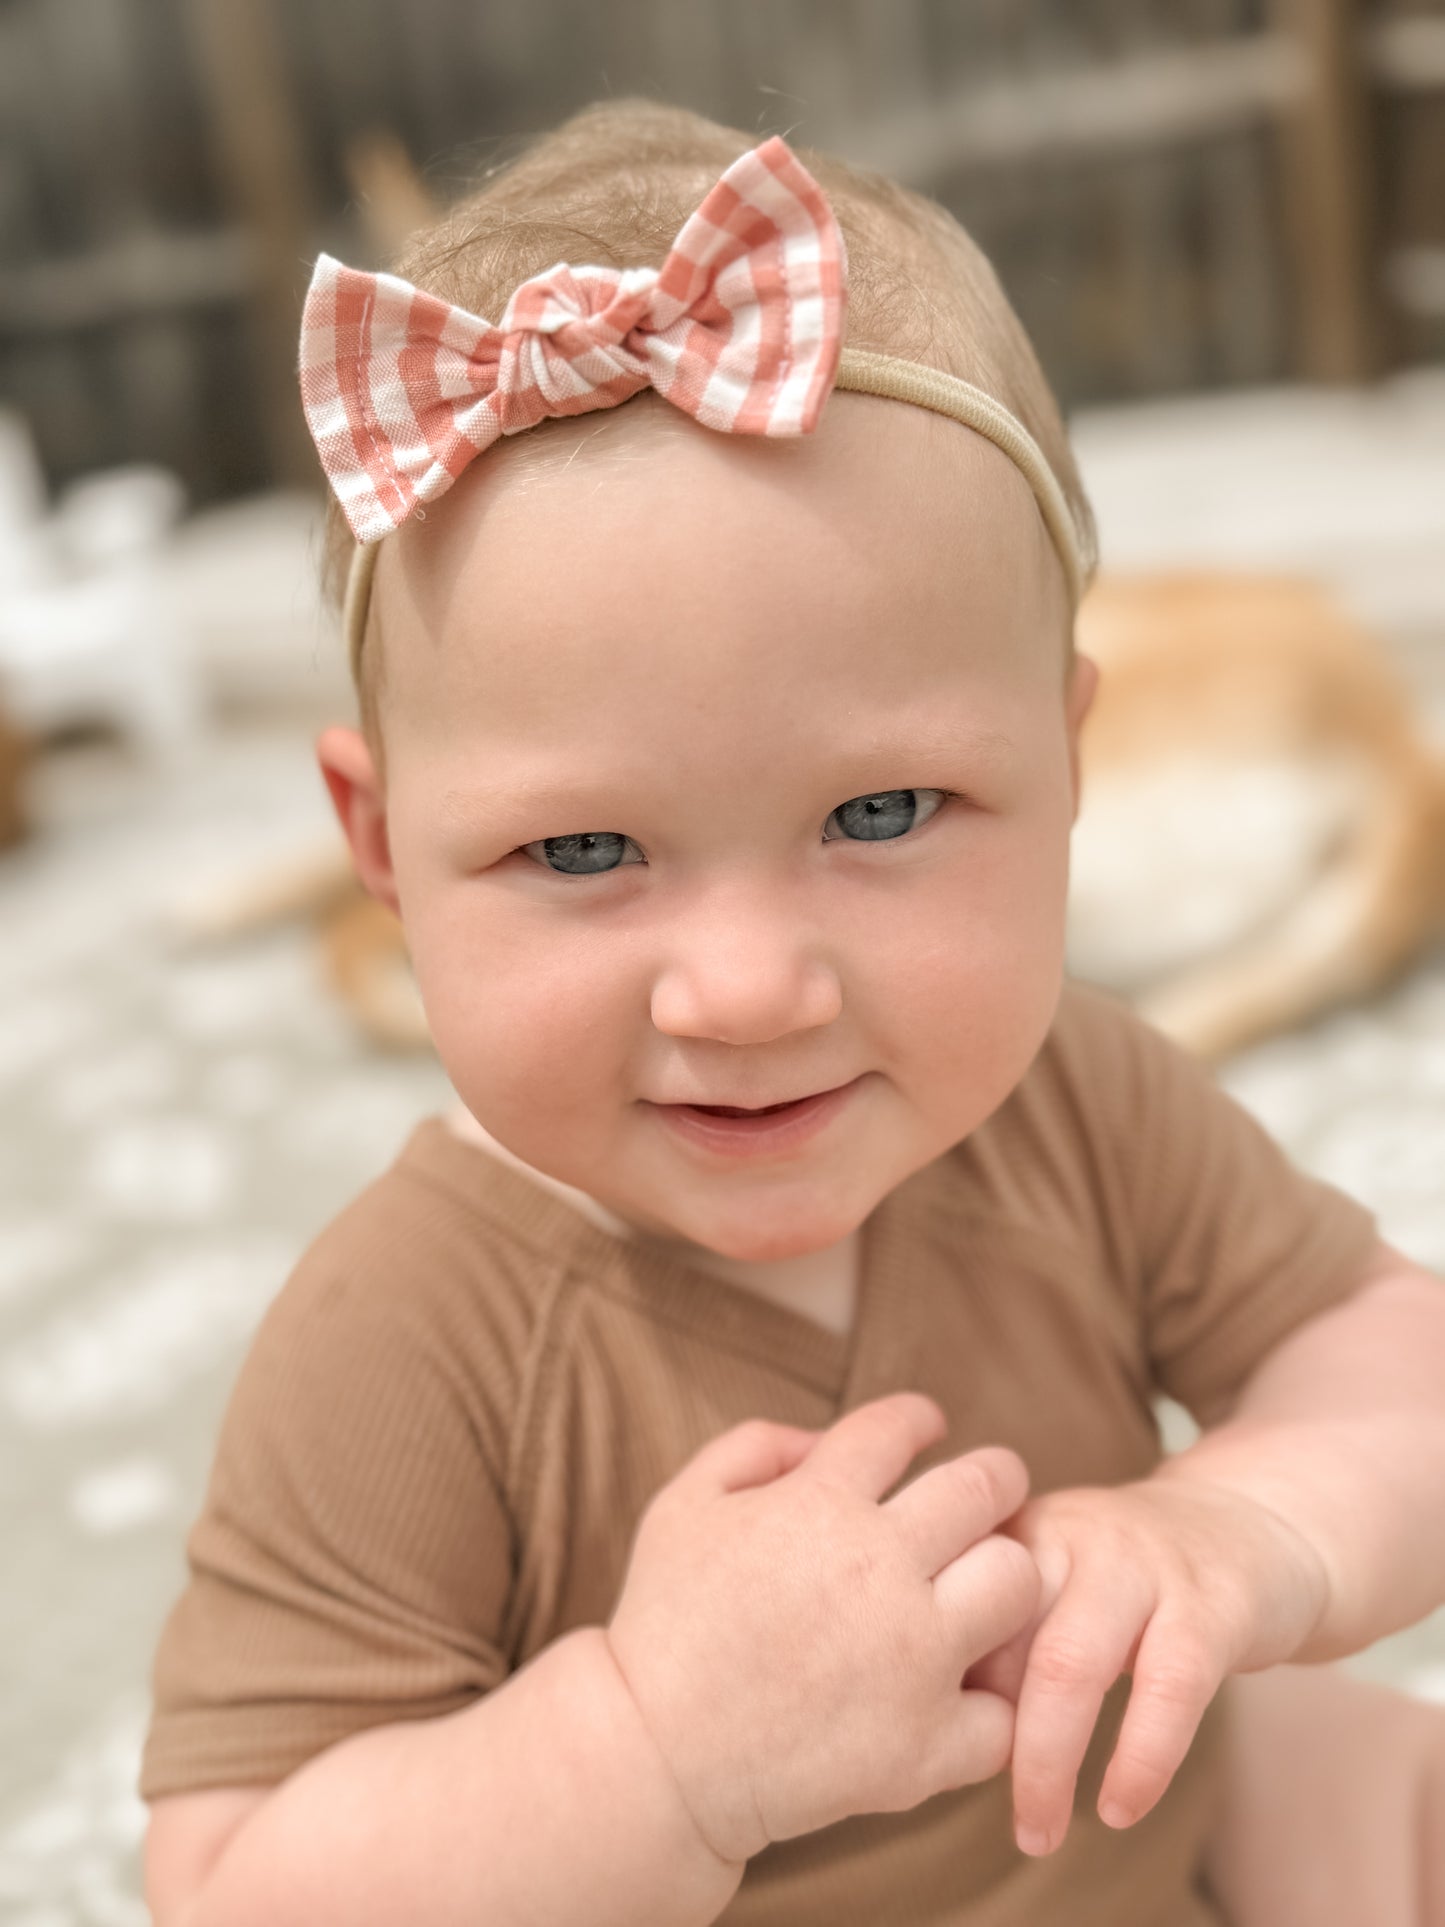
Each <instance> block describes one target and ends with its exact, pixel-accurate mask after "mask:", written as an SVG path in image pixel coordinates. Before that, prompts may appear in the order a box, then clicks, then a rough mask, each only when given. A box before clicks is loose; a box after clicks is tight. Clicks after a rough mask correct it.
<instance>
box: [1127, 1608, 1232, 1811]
mask: <svg viewBox="0 0 1445 1927" xmlns="http://www.w3.org/2000/svg"><path fill="white" fill-rule="evenodd" d="M1223 1677H1224V1665H1223V1662H1222V1660H1221V1659H1220V1658H1219V1657H1218V1656H1217V1655H1216V1654H1215V1653H1214V1652H1212V1651H1211V1649H1210V1647H1209V1645H1208V1643H1207V1641H1206V1640H1204V1639H1203V1638H1202V1637H1201V1635H1200V1633H1199V1631H1198V1630H1197V1628H1195V1627H1193V1626H1187V1625H1183V1624H1181V1623H1180V1622H1179V1621H1178V1620H1177V1619H1176V1620H1174V1621H1172V1622H1171V1621H1170V1620H1168V1619H1167V1618H1165V1617H1164V1615H1163V1614H1161V1613H1156V1614H1155V1616H1154V1618H1153V1619H1151V1620H1150V1622H1149V1624H1148V1626H1147V1628H1146V1629H1145V1632H1144V1637H1143V1639H1142V1640H1141V1641H1140V1642H1139V1653H1138V1657H1137V1658H1136V1659H1135V1661H1134V1684H1133V1687H1132V1689H1131V1690H1130V1694H1129V1707H1128V1711H1127V1712H1126V1713H1125V1715H1124V1723H1123V1725H1122V1726H1121V1727H1120V1729H1119V1738H1118V1740H1117V1741H1116V1743H1115V1746H1114V1757H1113V1758H1112V1759H1111V1760H1110V1762H1109V1768H1108V1771H1107V1772H1106V1773H1105V1775H1104V1783H1103V1785H1102V1786H1101V1787H1100V1789H1099V1818H1100V1819H1101V1820H1102V1821H1104V1823H1105V1825H1106V1826H1111V1827H1131V1826H1133V1824H1134V1822H1135V1821H1136V1820H1142V1819H1143V1817H1144V1815H1145V1814H1146V1813H1147V1812H1148V1811H1149V1809H1150V1808H1151V1807H1153V1806H1155V1805H1156V1804H1157V1803H1158V1801H1159V1800H1160V1799H1162V1797H1163V1795H1164V1792H1165V1790H1166V1788H1167V1787H1168V1785H1169V1782H1170V1781H1171V1780H1172V1779H1173V1778H1174V1775H1175V1774H1176V1773H1177V1772H1178V1770H1179V1766H1180V1763H1181V1762H1182V1761H1183V1759H1184V1756H1185V1754H1186V1753H1187V1752H1188V1751H1189V1748H1190V1746H1191V1745H1192V1743H1193V1740H1194V1735H1195V1734H1196V1733H1197V1732H1198V1730H1199V1722H1200V1721H1201V1720H1202V1719H1203V1717H1204V1713H1205V1709H1206V1708H1207V1706H1208V1705H1209V1702H1210V1701H1211V1700H1212V1699H1213V1698H1214V1695H1215V1693H1216V1692H1217V1691H1218V1690H1219V1684H1220V1681H1221V1680H1222V1679H1223Z"/></svg>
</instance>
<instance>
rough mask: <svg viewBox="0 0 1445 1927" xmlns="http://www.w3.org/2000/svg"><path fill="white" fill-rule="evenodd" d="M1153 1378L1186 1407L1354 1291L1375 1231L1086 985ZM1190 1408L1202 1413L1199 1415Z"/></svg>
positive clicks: (1146, 1029) (1167, 1045) (1353, 1203)
mask: <svg viewBox="0 0 1445 1927" xmlns="http://www.w3.org/2000/svg"><path fill="white" fill-rule="evenodd" d="M1089 1001H1090V1002H1091V1003H1092V1004H1094V1005H1095V1006H1096V1015H1097V1017H1098V1019H1099V1020H1100V1023H1101V1026H1102V1029H1103V1031H1104V1032H1105V1033H1106V1034H1107V1036H1108V1059H1109V1061H1108V1063H1107V1065H1105V1064H1104V1063H1102V1062H1101V1063H1100V1064H1098V1066H1097V1067H1096V1074H1097V1076H1098V1089H1099V1090H1100V1092H1101V1093H1102V1102H1103V1104H1104V1107H1105V1111H1106V1114H1107V1116H1108V1118H1109V1130H1110V1135H1111V1138H1112V1140H1113V1143H1114V1147H1115V1155H1116V1157H1117V1159H1118V1161H1119V1163H1120V1165H1121V1167H1122V1168H1121V1169H1120V1171H1119V1174H1118V1178H1119V1181H1118V1186H1117V1195H1118V1196H1119V1197H1120V1198H1121V1199H1123V1200H1126V1201H1127V1207H1126V1208H1127V1209H1128V1212H1129V1216H1130V1219H1131V1224H1130V1231H1131V1233H1132V1238H1131V1242H1132V1244H1133V1247H1134V1249H1135V1251H1136V1253H1137V1262H1138V1269H1139V1277H1138V1281H1137V1282H1138V1290H1139V1295H1140V1305H1141V1311H1142V1316H1143V1320H1144V1338H1145V1344H1146V1348H1147V1355H1148V1364H1149V1367H1150V1371H1151V1374H1152V1377H1153V1380H1154V1383H1155V1385H1156V1386H1157V1388H1158V1389H1159V1390H1161V1391H1164V1392H1166V1393H1168V1394H1169V1396H1170V1397H1172V1398H1174V1399H1177V1400H1178V1401H1179V1403H1180V1404H1182V1405H1184V1406H1185V1407H1187V1408H1188V1409H1189V1410H1190V1411H1191V1412H1193V1414H1194V1415H1195V1417H1196V1418H1201V1419H1203V1417H1204V1415H1205V1414H1207V1413H1208V1412H1209V1410H1210V1408H1211V1407H1213V1406H1214V1405H1215V1404H1216V1403H1217V1402H1218V1401H1220V1400H1221V1399H1225V1398H1228V1397H1229V1396H1231V1395H1232V1394H1233V1393H1234V1392H1236V1391H1237V1390H1238V1389H1239V1387H1240V1386H1241V1385H1242V1384H1243V1383H1244V1381H1245V1380H1246V1379H1247V1378H1248V1377H1249V1376H1250V1374H1251V1373H1252V1372H1253V1370H1254V1369H1255V1367H1256V1366H1257V1365H1258V1364H1259V1363H1260V1362H1261V1361H1262V1360H1263V1359H1264V1358H1265V1357H1266V1356H1267V1354H1268V1353H1269V1352H1270V1351H1272V1350H1273V1349H1274V1347H1275V1346H1276V1345H1277V1344H1279V1343H1280V1342H1281V1340H1283V1339H1284V1338H1285V1337H1286V1336H1287V1335H1288V1334H1289V1333H1290V1332H1291V1331H1293V1330H1294V1329H1295V1328H1296V1327H1297V1326H1299V1325H1301V1324H1303V1323H1304V1322H1305V1321H1306V1320H1307V1319H1309V1318H1311V1317H1314V1316H1315V1315H1316V1314H1318V1313H1320V1312H1323V1311H1325V1310H1327V1309H1328V1308H1329V1307H1330V1306H1331V1305H1334V1304H1337V1303H1338V1302H1340V1301H1341V1300H1342V1299H1344V1298H1346V1297H1348V1296H1349V1295H1350V1294H1351V1293H1352V1292H1353V1291H1355V1290H1356V1289H1357V1288H1358V1287H1359V1285H1360V1284H1361V1282H1362V1281H1363V1279H1364V1276H1365V1274H1366V1271H1367V1270H1368V1267H1369V1264H1370V1261H1371V1257H1372V1255H1373V1252H1374V1248H1375V1245H1376V1242H1377V1239H1378V1229H1377V1226H1376V1221H1375V1218H1374V1215H1373V1214H1372V1213H1371V1212H1370V1211H1368V1210H1367V1209H1366V1208H1365V1207H1364V1206H1363V1205H1362V1204H1360V1203H1359V1202H1358V1201H1357V1200H1356V1199H1354V1198H1352V1197H1350V1196H1349V1195H1348V1194H1347V1193H1345V1192H1343V1191H1340V1190H1338V1189H1337V1188H1336V1187H1335V1186H1333V1185H1330V1184H1327V1183H1325V1182H1324V1181H1323V1180H1321V1179H1318V1178H1314V1177H1311V1176H1309V1175H1308V1174H1307V1173H1305V1172H1304V1171H1302V1170H1300V1169H1299V1168H1298V1167H1297V1166H1296V1165H1295V1164H1293V1163H1292V1162H1291V1160H1290V1159H1289V1158H1288V1156H1287V1155H1286V1154H1285V1152H1284V1151H1283V1150H1282V1149H1281V1147H1280V1146H1279V1145H1278V1144H1277V1143H1276V1142H1275V1141H1274V1139H1273V1138H1271V1137H1270V1135H1269V1133H1268V1132H1267V1131H1265V1130H1264V1128H1263V1127H1262V1126H1261V1125H1260V1124H1259V1123H1257V1122H1256V1120H1255V1119H1254V1118H1253V1117H1252V1116H1251V1115H1250V1113H1249V1112H1248V1111H1246V1110H1245V1109H1244V1107H1243V1106H1242V1105H1240V1104H1239V1103H1237V1102H1236V1101H1235V1100H1234V1099H1233V1098H1231V1097H1230V1096H1229V1095H1228V1093H1227V1092H1225V1091H1224V1090H1222V1089H1221V1088H1220V1086H1219V1085H1218V1083H1217V1082H1216V1081H1215V1079H1214V1077H1213V1076H1212V1074H1211V1073H1210V1072H1209V1071H1208V1070H1207V1069H1206V1068H1205V1067H1204V1066H1203V1065H1202V1064H1201V1063H1200V1062H1199V1061H1198V1060H1197V1059H1196V1058H1194V1057H1192V1056H1191V1055H1190V1054H1189V1053H1188V1052H1187V1051H1185V1050H1183V1049H1181V1048H1180V1047H1179V1046H1177V1045H1175V1044H1174V1043H1172V1042H1171V1041H1170V1040H1169V1039H1167V1038H1166V1037H1164V1036H1163V1035H1161V1034H1160V1033H1159V1032H1158V1031H1156V1030H1154V1029H1153V1028H1152V1027H1151V1026H1150V1025H1148V1024H1146V1023H1144V1022H1143V1021H1142V1020H1141V1019H1139V1018H1137V1017H1135V1016H1134V1015H1133V1013H1132V1012H1129V1011H1127V1010H1125V1009H1124V1008H1123V1007H1122V1006H1121V1005H1118V1004H1115V1003H1114V1002H1113V1000H1111V999H1105V998H1104V997H1103V996H1102V995H1101V994H1099V993H1092V992H1091V993H1089ZM1204 1422H1207V1420H1205V1421H1204Z"/></svg>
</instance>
